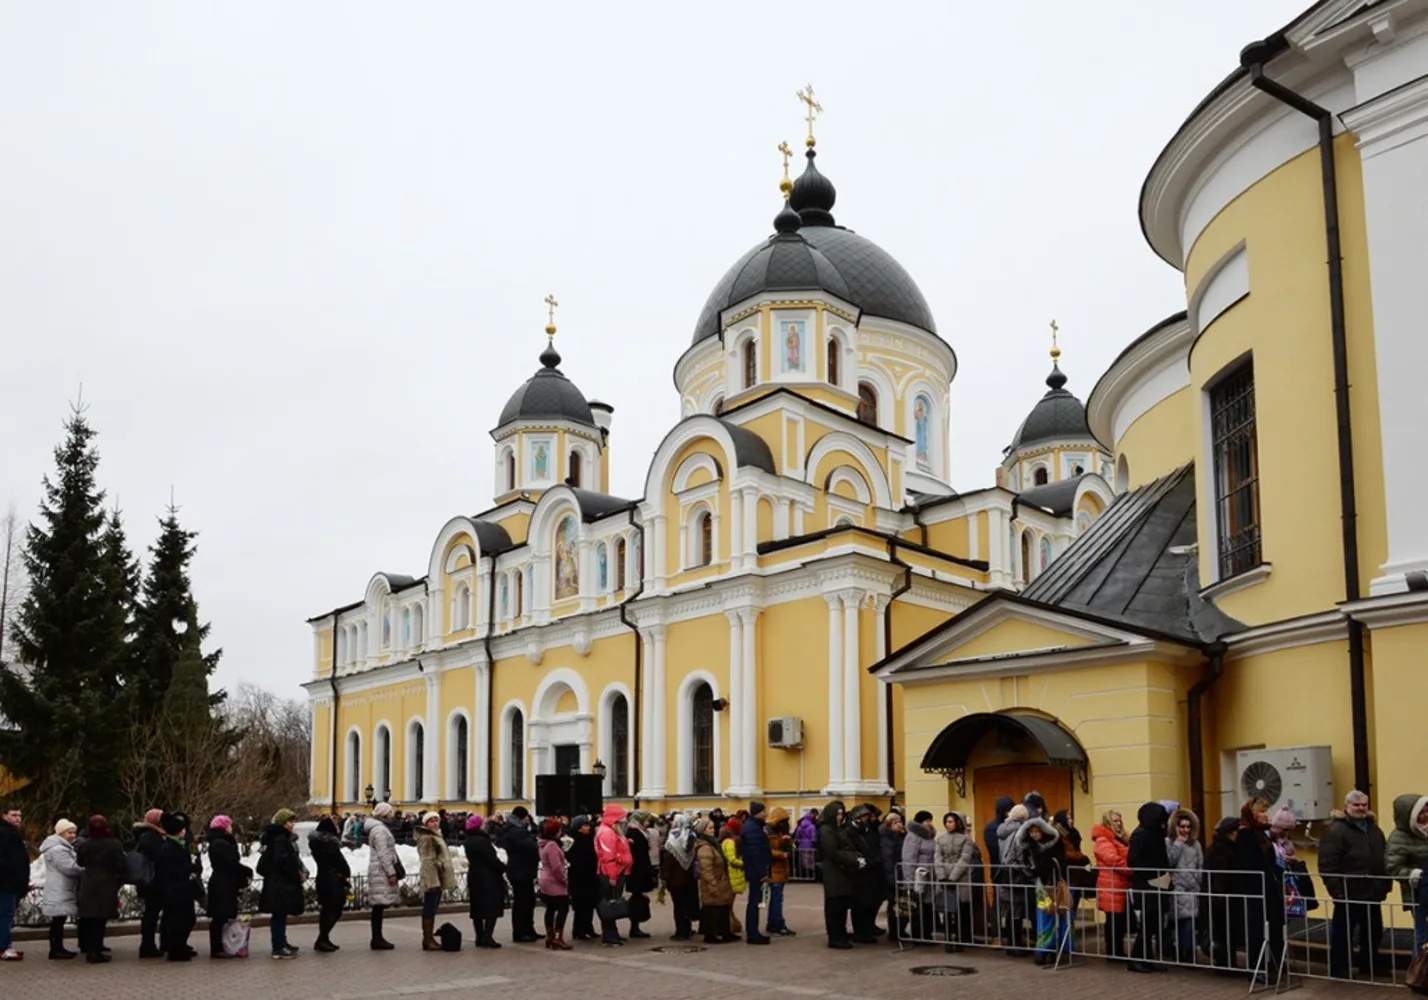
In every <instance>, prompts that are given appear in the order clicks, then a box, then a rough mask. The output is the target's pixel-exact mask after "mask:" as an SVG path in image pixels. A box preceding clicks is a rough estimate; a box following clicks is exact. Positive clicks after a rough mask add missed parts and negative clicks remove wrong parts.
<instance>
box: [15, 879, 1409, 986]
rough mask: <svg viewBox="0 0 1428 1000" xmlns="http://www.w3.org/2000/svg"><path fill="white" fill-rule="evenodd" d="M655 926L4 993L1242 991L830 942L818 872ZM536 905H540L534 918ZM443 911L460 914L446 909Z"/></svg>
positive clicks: (52, 977) (165, 969)
mask: <svg viewBox="0 0 1428 1000" xmlns="http://www.w3.org/2000/svg"><path fill="white" fill-rule="evenodd" d="M654 910H655V921H654V924H653V925H652V926H651V927H650V931H651V933H653V934H654V937H653V938H651V939H650V940H648V941H639V942H631V943H630V944H627V945H626V946H625V947H623V948H618V949H607V948H602V947H600V946H599V945H589V944H577V946H576V950H574V951H571V952H565V953H552V952H549V951H546V950H545V948H544V946H543V945H540V944H536V945H511V944H510V943H509V941H510V927H509V924H508V922H506V921H502V923H501V925H500V926H499V928H498V930H497V937H498V939H499V940H501V941H503V942H505V943H506V946H505V947H504V948H502V949H501V950H500V951H494V952H493V951H477V950H475V949H473V948H471V947H470V940H469V934H470V925H469V923H468V922H467V921H465V920H463V919H460V918H457V919H453V921H452V922H453V923H457V924H458V926H460V927H461V929H462V933H463V934H465V935H467V936H468V940H467V942H466V944H467V947H466V949H465V950H464V951H463V952H461V953H460V954H444V953H432V954H427V953H423V952H422V951H420V942H421V928H420V923H419V921H418V920H417V919H416V918H408V919H402V920H389V921H388V922H387V937H388V938H389V939H391V940H392V942H393V943H394V944H396V945H397V950H395V951H390V952H373V951H370V950H369V949H368V948H367V947H366V944H367V925H366V922H365V921H364V920H362V919H360V917H348V918H344V921H343V923H341V924H339V925H338V929H337V932H336V934H335V935H334V937H335V939H336V941H337V942H338V944H340V945H342V946H343V948H342V951H340V952H338V953H336V954H333V955H319V954H316V953H314V952H313V951H312V950H311V947H312V940H313V937H314V935H315V934H316V930H315V928H314V927H313V926H312V925H302V926H298V927H294V928H293V931H294V933H293V934H292V935H291V936H292V940H293V941H294V943H296V944H298V945H299V946H301V947H302V949H303V951H302V954H301V955H300V956H299V957H298V958H297V959H296V960H294V961H291V962H274V961H272V960H271V959H270V958H269V957H268V955H267V940H268V938H267V931H266V929H262V928H259V929H255V930H254V932H253V943H254V945H256V946H257V947H255V949H254V954H253V956H252V957H250V958H248V959H247V960H245V961H232V962H213V961H210V960H209V959H208V958H207V957H206V952H207V945H208V942H207V937H206V936H201V935H198V934H195V935H194V937H193V938H192V943H193V945H194V947H196V948H199V949H200V951H202V952H204V957H200V958H198V959H195V960H194V961H192V962H189V963H170V962H165V961H142V962H141V961H140V960H139V959H138V957H137V955H136V954H135V953H136V951H137V949H138V940H137V939H136V938H133V937H118V938H114V939H112V940H111V942H110V943H111V945H112V946H113V947H114V961H113V962H111V963H110V964H108V965H98V966H94V965H87V964H85V963H84V961H83V960H82V959H81V960H77V961H74V962H50V961H46V959H45V946H44V943H43V942H38V941H31V942H26V943H25V945H24V947H25V950H26V955H27V957H26V959H25V961H24V962H17V963H11V964H6V965H0V996H5V997H41V996H82V997H89V996H103V997H104V998H105V1000H125V998H130V997H133V998H144V1000H152V998H153V997H155V996H174V997H198V996H225V997H234V998H244V997H261V998H267V997H276V996H282V997H293V998H304V1000H307V998H310V1000H361V998H368V997H393V996H408V995H420V996H432V997H438V998H442V997H462V996H466V997H470V996H479V995H482V994H487V995H489V993H490V991H492V990H493V989H494V990H516V989H518V990H519V991H520V992H522V993H527V992H528V991H530V990H532V989H533V990H535V991H538V995H540V996H543V997H570V996H574V995H576V994H575V992H574V991H577V990H580V991H585V992H593V993H595V994H598V995H603V996H609V995H617V996H635V995H638V996H643V997H647V998H664V997H668V998H672V1000H706V998H707V1000H728V998H729V997H730V996H731V995H734V994H736V993H751V994H782V995H784V996H793V997H798V996H807V997H826V998H828V1000H882V998H886V997H888V996H891V995H896V994H899V993H909V994H910V995H912V996H914V997H925V996H938V995H942V996H948V995H951V994H953V993H955V992H957V991H960V990H962V989H965V988H967V987H971V988H972V989H974V990H976V992H977V994H978V995H981V996H993V995H1005V996H1022V995H1025V993H1026V991H1027V989H1028V986H1029V985H1031V984H1030V983H1029V981H1028V977H1038V978H1039V977H1045V982H1044V983H1043V984H1041V986H1040V987H1039V988H1040V989H1044V990H1046V991H1048V992H1049V993H1054V995H1055V996H1056V998H1057V1000H1083V998H1084V1000H1104V998H1106V997H1108V996H1123V997H1127V998H1130V997H1135V996H1144V995H1146V994H1147V993H1148V992H1150V993H1154V994H1155V995H1156V996H1171V997H1174V1000H1199V998H1225V1000H1230V998H1236V997H1243V996H1245V995H1246V994H1247V989H1248V982H1247V981H1245V980H1236V979H1222V978H1217V977H1215V976H1213V975H1210V974H1208V973H1202V972H1191V971H1183V972H1182V971H1172V972H1169V973H1166V974H1164V975H1161V976H1156V977H1146V976H1136V975H1131V974H1128V973H1127V972H1126V971H1125V970H1124V969H1123V968H1121V967H1120V966H1118V965H1110V964H1105V963H1100V962H1095V961H1091V962H1087V963H1085V964H1083V965H1080V966H1078V967H1075V968H1071V969H1063V970H1060V971H1053V970H1049V969H1048V970H1043V969H1038V968H1036V967H1035V966H1033V965H1032V964H1031V962H1030V961H1029V960H1025V959H1011V958H1006V957H1004V956H1002V955H1001V954H999V953H996V952H991V951H986V950H980V949H974V950H971V951H969V952H966V953H963V954H959V955H945V954H943V951H942V949H941V948H919V949H913V950H909V951H903V952H899V951H898V950H897V949H896V948H894V947H890V946H888V945H885V944H879V945H868V946H865V947H859V948H856V949H855V950H853V951H846V952H840V951H829V950H828V949H827V948H826V947H825V941H824V938H823V936H822V935H821V933H819V932H820V929H821V926H822V901H821V896H820V895H819V890H818V888H817V887H816V886H802V885H797V886H790V887H789V895H788V901H787V916H788V920H789V925H790V926H792V927H793V928H795V929H796V930H798V931H800V932H801V933H800V934H799V936H798V937H796V938H781V939H777V940H775V941H774V943H773V944H772V945H771V946H769V947H764V948H751V947H750V946H748V945H745V944H729V945H723V946H719V947H714V948H709V949H708V950H706V951H703V952H699V953H695V954H660V953H658V952H653V951H651V950H650V949H651V948H652V947H657V946H659V945H662V944H668V936H669V934H670V933H671V932H672V931H673V923H672V918H671V915H670V909H669V907H668V906H663V907H661V906H658V905H656V906H655V907H654ZM539 917H540V914H539V912H537V920H539ZM441 919H452V918H450V917H443V918H441ZM919 965H957V966H965V967H968V968H970V969H974V970H975V972H974V973H972V974H970V975H969V976H966V977H963V978H958V979H955V980H951V979H928V978H920V977H916V976H913V975H912V974H911V971H910V970H911V969H912V968H913V967H914V966H919ZM1298 995H1299V996H1300V997H1303V998H1305V1000H1309V998H1311V997H1312V998H1327V997H1330V996H1333V997H1334V998H1335V1000H1374V998H1382V1000H1392V998H1393V997H1395V996H1402V995H1405V994H1397V993H1392V992H1385V991H1384V990H1383V989H1381V988H1374V987H1362V986H1347V985H1343V984H1337V983H1326V982H1317V981H1307V982H1306V983H1305V985H1304V988H1303V989H1302V990H1301V991H1299V994H1298Z"/></svg>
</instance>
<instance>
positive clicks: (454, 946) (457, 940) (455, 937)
mask: <svg viewBox="0 0 1428 1000" xmlns="http://www.w3.org/2000/svg"><path fill="white" fill-rule="evenodd" d="M436 937H437V940H439V941H440V942H441V950H442V951H460V950H461V932H460V931H459V930H457V929H456V928H455V927H453V926H452V925H451V924H449V923H448V924H442V925H441V926H440V927H438V928H437V929H436Z"/></svg>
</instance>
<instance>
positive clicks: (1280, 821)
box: [1269, 806, 1299, 832]
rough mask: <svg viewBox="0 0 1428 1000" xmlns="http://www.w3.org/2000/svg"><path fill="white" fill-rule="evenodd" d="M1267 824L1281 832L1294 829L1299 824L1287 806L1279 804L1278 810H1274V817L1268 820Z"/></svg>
mask: <svg viewBox="0 0 1428 1000" xmlns="http://www.w3.org/2000/svg"><path fill="white" fill-rule="evenodd" d="M1269 825H1270V826H1271V827H1273V828H1274V829H1276V830H1279V831H1281V832H1282V831H1286V830H1292V829H1294V828H1295V827H1296V826H1298V825H1299V820H1298V819H1297V818H1296V817H1295V815H1294V813H1293V811H1292V810H1290V808H1289V807H1288V806H1280V807H1279V811H1278V812H1276V813H1275V814H1274V817H1273V818H1272V819H1271V820H1270V821H1269Z"/></svg>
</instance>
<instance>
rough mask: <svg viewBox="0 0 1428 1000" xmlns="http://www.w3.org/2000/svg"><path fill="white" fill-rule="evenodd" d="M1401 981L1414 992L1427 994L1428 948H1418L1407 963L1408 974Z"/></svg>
mask: <svg viewBox="0 0 1428 1000" xmlns="http://www.w3.org/2000/svg"><path fill="white" fill-rule="evenodd" d="M1403 981H1404V983H1405V984H1406V985H1407V986H1408V988H1409V989H1410V990H1412V991H1413V992H1414V993H1425V994H1428V948H1420V949H1418V952H1417V954H1415V955H1414V956H1413V961H1411V962H1409V963H1408V975H1406V976H1404V977H1403Z"/></svg>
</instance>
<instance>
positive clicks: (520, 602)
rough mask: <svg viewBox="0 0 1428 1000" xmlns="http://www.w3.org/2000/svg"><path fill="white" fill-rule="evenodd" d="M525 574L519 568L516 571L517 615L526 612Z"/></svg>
mask: <svg viewBox="0 0 1428 1000" xmlns="http://www.w3.org/2000/svg"><path fill="white" fill-rule="evenodd" d="M525 579H526V578H525V575H524V574H523V573H521V572H520V571H519V570H517V571H516V617H517V618H519V617H520V616H521V615H523V614H525V613H526V587H525Z"/></svg>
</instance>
